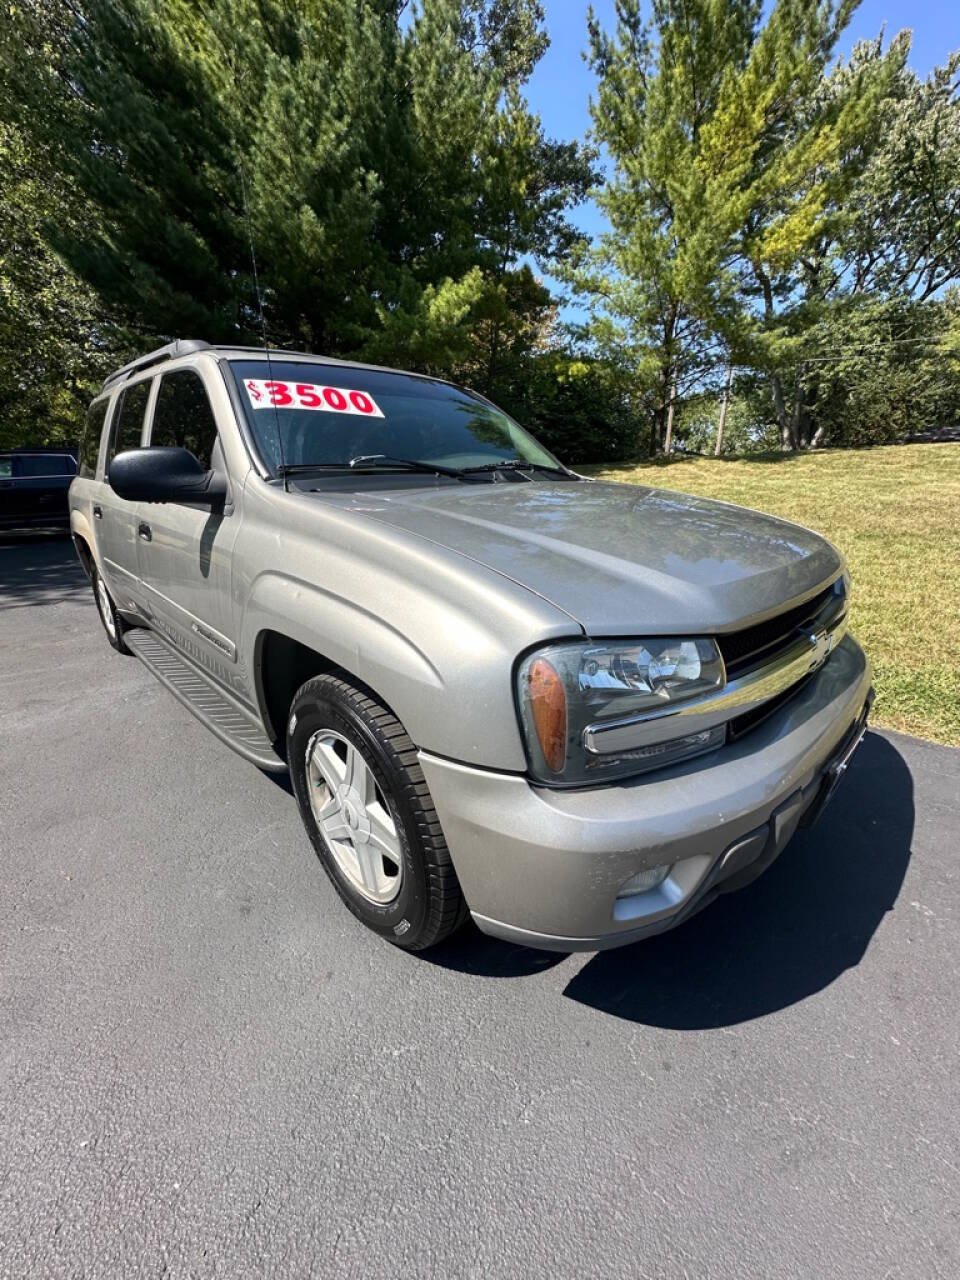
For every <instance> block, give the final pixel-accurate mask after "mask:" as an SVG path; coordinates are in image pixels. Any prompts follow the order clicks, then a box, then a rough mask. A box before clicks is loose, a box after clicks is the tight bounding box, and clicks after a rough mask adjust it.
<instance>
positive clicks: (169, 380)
mask: <svg viewBox="0 0 960 1280" xmlns="http://www.w3.org/2000/svg"><path fill="white" fill-rule="evenodd" d="M216 443H217V424H216V422H215V420H214V417H213V410H212V409H211V407H210V401H209V400H208V399H207V392H206V388H205V387H204V385H203V381H202V379H201V378H200V376H199V374H196V373H194V371H193V370H192V369H176V370H174V372H172V373H165V374H164V375H163V377H162V378H161V379H160V389H159V390H158V392H157V402H156V405H155V406H154V410H153V428H152V430H151V432H150V444H151V445H153V446H160V445H165V446H167V447H170V446H175V447H179V448H181V449H189V450H190V452H191V453H192V454H193V456H194V457H195V458H196V459H197V461H198V462H199V463H200V465H201V467H203V468H204V470H205V471H209V470H210V469H211V465H212V461H213V460H214V446H215V445H216ZM216 459H217V460H219V461H220V462H221V465H222V459H221V457H220V450H219V449H217V450H216Z"/></svg>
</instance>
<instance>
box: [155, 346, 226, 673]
mask: <svg viewBox="0 0 960 1280" xmlns="http://www.w3.org/2000/svg"><path fill="white" fill-rule="evenodd" d="M205 372H206V370H205V369H203V367H202V366H198V367H181V368H179V369H173V370H170V371H169V372H167V373H164V374H162V375H161V376H160V378H159V380H158V382H159V385H158V387H157V392H156V397H155V400H154V404H153V409H152V413H151V419H152V420H151V425H150V428H149V430H148V432H147V443H148V444H150V445H154V446H155V445H162V446H168V447H169V446H178V447H179V448H182V449H189V451H190V452H191V453H192V454H193V455H194V457H195V458H196V459H197V461H198V462H199V463H200V465H201V466H202V467H204V468H205V469H206V470H208V471H209V470H215V471H220V472H222V473H223V474H224V475H226V474H227V469H226V464H225V462H224V456H223V449H222V446H221V443H220V435H219V432H218V429H217V422H216V418H215V415H214V411H213V408H212V406H211V403H210V397H209V395H208V393H207V387H206V383H205V381H204V373H205ZM228 483H229V481H228ZM239 521H240V517H239V514H238V513H237V511H236V509H235V507H234V505H233V503H232V502H231V501H230V498H229V496H228V500H227V503H226V505H225V507H224V509H223V510H222V511H211V510H210V508H209V507H204V506H200V505H192V504H189V503H180V502H152V503H143V504H141V509H140V539H139V548H138V550H139V557H140V560H139V562H140V576H141V578H142V580H143V590H144V597H145V602H146V605H147V608H148V609H149V612H150V615H151V617H152V619H153V621H154V624H155V625H156V626H157V627H158V629H159V630H160V631H162V632H163V633H164V634H165V635H166V636H167V637H168V638H169V639H171V640H172V641H173V642H174V643H175V644H176V645H177V646H178V647H180V648H181V649H183V650H184V652H185V653H187V654H188V656H189V657H191V658H192V659H193V660H194V661H195V662H198V663H199V664H200V665H201V666H203V667H205V668H206V669H207V670H208V671H209V672H210V673H211V674H212V675H214V676H216V678H217V679H218V680H220V681H221V683H223V684H225V685H226V686H228V687H229V688H232V689H233V690H234V691H235V692H240V693H242V692H243V685H242V684H241V683H240V682H239V677H238V671H237V664H236V646H235V639H236V637H235V634H234V610H233V598H232V594H231V582H232V550H233V544H234V542H235V541H236V536H237V527H238V525H239Z"/></svg>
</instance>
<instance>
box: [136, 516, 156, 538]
mask: <svg viewBox="0 0 960 1280" xmlns="http://www.w3.org/2000/svg"><path fill="white" fill-rule="evenodd" d="M137 533H138V534H139V535H140V537H141V538H142V539H143V540H144V542H152V541H153V533H152V531H151V529H150V526H149V525H148V524H147V522H146V521H145V520H141V521H140V523H139V524H138V525H137Z"/></svg>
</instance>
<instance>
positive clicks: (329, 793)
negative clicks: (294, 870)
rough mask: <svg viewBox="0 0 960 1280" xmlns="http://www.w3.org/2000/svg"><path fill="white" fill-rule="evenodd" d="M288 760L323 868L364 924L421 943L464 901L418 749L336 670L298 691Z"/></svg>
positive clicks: (456, 918) (447, 929)
mask: <svg viewBox="0 0 960 1280" xmlns="http://www.w3.org/2000/svg"><path fill="white" fill-rule="evenodd" d="M287 761H288V763H289V766H290V777H291V780H292V782H293V789H294V793H295V795H296V797H297V803H298V804H299V806H300V816H301V818H302V819H303V824H304V826H305V827H306V829H307V834H308V835H309V836H310V840H311V842H312V843H313V847H314V849H315V850H316V853H317V856H318V857H319V859H320V861H321V863H322V864H323V868H324V870H325V871H326V873H327V875H328V876H329V877H330V880H331V881H332V882H333V886H334V888H335V889H336V890H337V893H339V895H340V897H341V898H342V899H343V901H344V902H345V903H346V905H347V907H348V908H349V910H350V911H352V912H353V914H354V915H355V916H356V917H357V918H358V919H359V920H361V921H362V922H363V923H364V924H365V925H366V926H367V928H368V929H372V930H373V932H374V933H377V934H379V935H380V936H381V937H382V938H386V939H387V940H388V941H389V942H392V943H393V944H394V945H395V946H398V947H402V948H403V949H404V950H406V951H423V950H424V949H425V948H427V947H431V946H433V945H434V944H435V943H437V942H440V941H441V939H443V938H446V937H448V936H449V935H450V934H451V933H453V932H454V930H455V929H457V928H459V926H460V925H461V924H462V923H463V921H464V920H465V919H466V915H467V907H466V903H465V902H464V899H463V894H462V892H461V890H460V884H459V881H458V880H457V874H456V871H455V870H454V867H453V863H452V862H451V860H450V852H449V850H448V849H447V845H446V841H445V840H444V838H443V832H442V831H441V829H440V822H439V820H438V818H437V813H436V810H435V809H434V807H433V801H432V800H431V798H430V793H429V791H428V790H427V784H426V782H425V781H424V777H423V772H422V770H421V768H420V763H419V760H418V759H417V751H416V748H415V747H414V745H413V743H412V742H411V740H410V738H409V736H408V734H407V732H406V730H405V729H404V727H403V725H402V724H401V723H400V721H399V720H397V718H396V717H395V716H394V715H393V713H392V712H390V711H388V710H387V708H386V707H384V706H383V704H382V703H380V702H378V701H377V699H376V698H375V697H374V696H373V694H372V693H371V692H370V691H369V690H367V689H364V688H362V687H359V686H357V685H355V684H353V683H351V682H350V681H349V680H347V679H345V678H344V677H343V676H341V675H339V674H336V673H331V674H326V675H321V676H316V677H314V678H313V679H312V680H308V681H307V683H306V684H305V685H303V686H302V687H301V688H300V689H299V691H298V692H297V694H296V696H295V698H294V700H293V705H292V707H291V710H290V719H289V723H288V726H287Z"/></svg>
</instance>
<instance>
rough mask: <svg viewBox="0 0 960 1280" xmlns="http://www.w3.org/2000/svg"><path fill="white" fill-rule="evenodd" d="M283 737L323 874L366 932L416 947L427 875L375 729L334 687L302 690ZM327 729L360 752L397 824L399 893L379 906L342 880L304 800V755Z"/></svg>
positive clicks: (412, 821)
mask: <svg viewBox="0 0 960 1280" xmlns="http://www.w3.org/2000/svg"><path fill="white" fill-rule="evenodd" d="M290 722H291V724H292V726H293V727H292V729H291V728H290V727H289V725H288V732H287V762H288V764H289V768H290V778H291V781H292V783H293V789H294V794H295V795H296V797H297V803H298V805H299V806H300V816H301V818H302V819H303V824H304V826H305V827H306V829H307V834H308V835H309V837H310V841H311V843H312V844H313V847H314V850H315V851H316V854H317V856H318V858H319V859H320V861H321V863H322V864H323V867H324V870H325V871H326V873H327V875H328V876H329V877H330V879H331V881H332V882H333V885H334V887H335V888H336V890H337V892H338V893H339V895H340V897H341V898H342V899H343V901H344V902H345V903H346V905H347V907H348V908H349V909H350V911H352V912H353V914H354V915H355V916H357V918H358V919H360V920H361V921H363V923H364V924H365V925H367V927H368V928H370V929H372V930H373V931H374V932H375V933H379V934H380V935H381V936H383V937H385V938H389V940H390V941H391V942H393V943H396V944H397V945H398V946H401V947H415V946H416V945H417V944H418V942H419V939H420V936H421V934H422V932H423V929H424V926H425V925H426V923H427V917H428V893H427V872H426V866H425V862H424V858H423V855H422V852H421V850H420V838H419V832H418V824H417V814H416V812H415V810H414V807H413V805H412V804H411V803H410V801H409V799H408V798H407V797H406V795H405V791H406V788H407V782H408V780H407V777H406V774H405V771H404V770H403V768H402V766H400V765H399V764H398V762H397V761H396V760H395V759H394V758H393V757H392V755H391V753H390V751H389V749H387V748H386V747H385V746H384V744H383V742H382V741H381V739H380V736H379V734H378V733H377V731H376V729H375V728H374V727H373V726H372V725H371V724H369V723H368V721H367V719H366V717H365V716H364V715H363V714H362V713H361V712H360V711H359V710H358V709H357V708H356V707H354V706H353V705H352V704H351V702H350V701H349V700H348V699H346V698H344V697H341V696H340V695H338V693H337V692H336V690H335V689H333V688H323V689H322V690H321V689H312V690H309V691H305V692H304V693H303V694H302V695H298V697H297V698H296V699H295V700H294V703H293V707H292V708H291V715H290ZM323 729H332V730H334V731H335V732H337V733H340V734H342V735H343V736H344V737H345V738H347V739H349V740H350V742H351V743H353V744H354V746H357V747H359V748H360V750H361V753H362V755H363V757H364V759H365V760H366V762H367V764H368V765H369V766H370V768H371V769H372V771H373V775H374V778H375V779H376V781H377V784H378V785H379V787H380V789H381V791H382V792H383V796H384V799H385V800H386V802H387V807H388V808H389V810H390V814H391V817H392V818H393V820H394V822H395V823H396V827H397V834H398V835H399V837H400V848H401V855H402V857H403V878H402V881H401V885H400V892H399V893H398V894H397V897H396V898H395V899H394V900H393V901H392V902H389V903H386V904H384V905H380V904H378V903H374V902H370V901H369V900H368V899H367V898H364V897H363V896H362V895H361V894H360V893H359V892H358V891H357V890H356V889H355V888H354V886H353V885H352V884H351V883H350V881H349V880H348V879H347V878H346V876H345V875H344V873H343V872H342V871H341V869H340V867H339V866H338V865H337V861H336V859H335V858H334V857H333V855H332V854H331V852H330V850H329V849H328V848H327V845H326V842H325V840H324V839H323V836H322V835H321V833H320V829H319V827H318V826H317V822H316V819H315V818H314V816H313V811H312V809H311V808H310V801H309V799H308V794H307V788H308V782H307V775H306V752H307V747H308V745H309V743H310V740H311V739H312V738H313V736H314V734H316V733H317V732H319V731H320V730H323Z"/></svg>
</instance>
